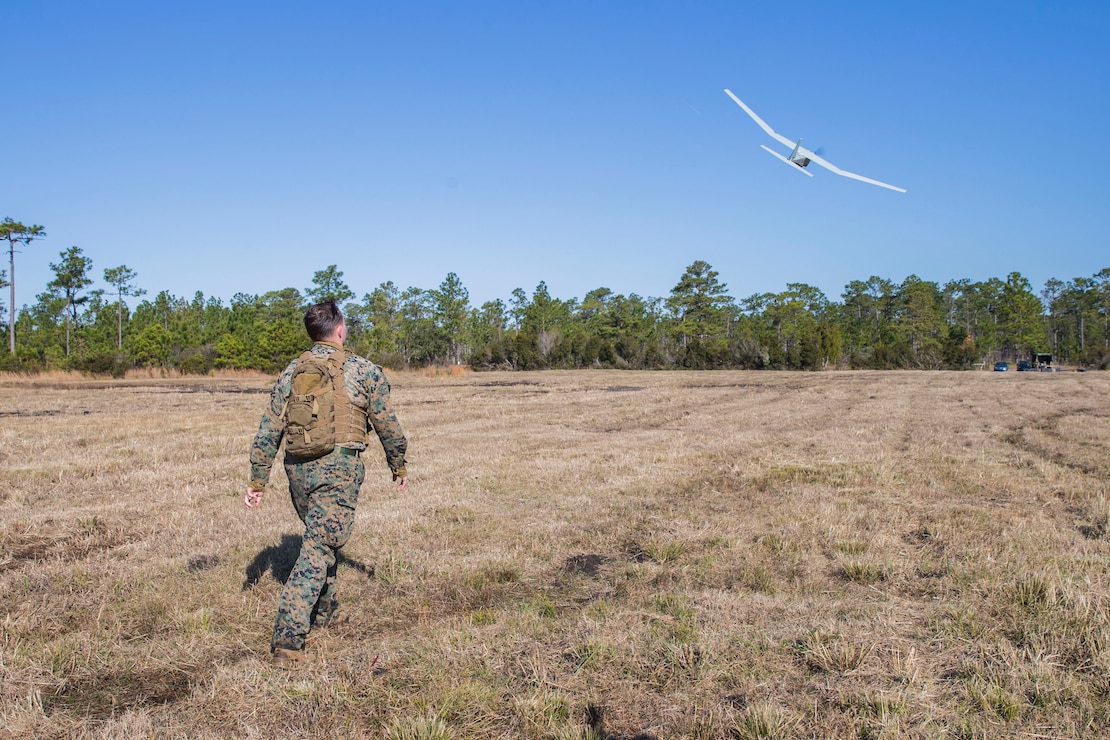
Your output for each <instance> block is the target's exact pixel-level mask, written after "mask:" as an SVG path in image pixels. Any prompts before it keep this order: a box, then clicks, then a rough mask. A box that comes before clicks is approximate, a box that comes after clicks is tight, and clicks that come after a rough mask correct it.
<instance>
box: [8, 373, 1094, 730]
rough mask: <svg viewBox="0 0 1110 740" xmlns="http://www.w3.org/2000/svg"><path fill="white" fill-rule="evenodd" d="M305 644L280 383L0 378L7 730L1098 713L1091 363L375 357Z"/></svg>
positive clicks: (705, 724) (892, 722)
mask: <svg viewBox="0 0 1110 740" xmlns="http://www.w3.org/2000/svg"><path fill="white" fill-rule="evenodd" d="M391 380H392V382H393V386H394V400H395V402H396V406H397V410H398V414H399V416H400V418H401V421H402V423H403V424H404V426H405V428H406V431H407V432H408V433H409V437H410V460H411V466H410V471H411V475H412V477H411V479H410V485H409V488H408V489H407V490H406V491H405V492H403V493H398V492H397V491H396V490H395V489H394V488H393V486H392V485H390V484H389V476H388V470H387V469H386V467H385V464H384V461H383V459H382V456H381V453H380V450H379V449H374V450H372V454H371V455H369V456H368V458H367V467H368V471H369V472H368V476H367V484H366V485H365V486H364V488H363V492H362V498H361V500H360V504H359V510H358V515H357V519H356V531H355V535H354V537H353V538H352V540H351V542H350V544H349V545H348V546H347V547H346V548H345V549H344V559H343V561H342V562H341V565H340V570H339V586H340V598H341V600H342V603H343V609H344V612H345V614H346V615H347V616H348V617H349V619H348V621H347V622H346V623H344V624H341V625H338V626H335V627H330V628H328V629H325V630H318V631H316V632H314V633H313V635H312V636H311V637H310V640H309V650H310V651H311V652H312V653H313V655H314V656H315V658H316V659H315V662H314V663H313V664H312V665H311V666H309V667H306V668H304V669H302V670H299V671H283V670H278V669H275V668H273V667H272V666H271V664H270V662H269V654H268V645H269V638H270V629H271V627H272V620H273V617H274V612H275V605H276V598H277V595H278V593H279V591H280V588H281V580H282V579H283V578H284V577H285V575H286V574H287V573H288V570H289V569H290V567H291V565H292V560H293V559H294V557H295V555H296V551H297V548H298V547H299V541H300V529H299V525H300V522H299V521H298V520H297V518H296V515H295V514H294V512H293V509H292V506H291V505H290V504H289V501H288V498H287V496H286V495H284V483H285V481H284V474H283V473H281V472H280V465H279V466H278V470H277V471H276V472H275V476H274V488H275V489H277V490H276V495H271V496H270V497H268V499H267V500H266V501H265V503H264V505H263V506H262V507H261V509H259V510H254V511H247V510H246V509H245V508H244V506H243V503H242V494H243V488H244V483H245V478H246V472H247V447H248V444H249V441H250V438H251V436H252V435H253V433H254V430H255V428H256V425H257V422H258V418H259V415H260V413H261V410H262V407H263V405H264V403H265V402H266V400H267V392H268V388H269V383H270V381H269V379H266V378H255V379H250V378H231V379H213V378H203V379H190V378H173V379H161V380H159V379H132V380H126V381H89V380H86V381H82V380H75V379H68V380H67V379H50V378H40V379H35V378H16V377H7V378H0V604H2V607H0V608H2V609H3V615H2V630H3V632H2V637H0V651H2V652H0V735H4V734H9V735H11V736H13V737H31V736H36V737H44V738H47V737H148V736H161V737H191V738H209V737H211V738H218V737H246V738H270V737H328V738H344V737H350V738H361V737H367V738H392V739H396V740H400V739H402V738H405V739H412V740H418V739H421V738H423V739H427V740H433V739H437V738H493V737H497V738H502V737H505V738H593V739H595V740H599V739H601V738H606V739H608V740H616V739H617V738H624V739H626V740H631V739H632V738H660V739H662V738H740V739H741V740H744V739H748V738H795V737H797V738H896V737H907V738H919V737H925V738H927V737H936V738H1065V737H1067V738H1073V737H1074V738H1078V737H1108V736H1110V490H1108V488H1110V374H1106V373H1085V374H1080V373H1057V374H1037V373H1021V374H1018V373H990V372H962V373H951V372H883V373H880V372H826V373H811V374H800V373H783V372H761V373H753V372H700V373H662V372H660V373H631V372H628V373H626V372H617V371H598V372H593V371H589V372H566V373H564V372H546V373H518V374H468V375H462V376H454V377H452V376H444V377H427V376H422V375H417V374H412V375H408V374H394V375H392V376H391Z"/></svg>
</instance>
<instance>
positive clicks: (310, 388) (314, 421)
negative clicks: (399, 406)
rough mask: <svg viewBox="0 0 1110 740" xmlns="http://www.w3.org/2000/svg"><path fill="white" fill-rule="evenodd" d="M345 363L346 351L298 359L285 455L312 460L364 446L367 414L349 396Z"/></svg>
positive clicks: (287, 408) (287, 407)
mask: <svg viewBox="0 0 1110 740" xmlns="http://www.w3.org/2000/svg"><path fill="white" fill-rule="evenodd" d="M346 360H347V353H346V352H344V351H343V350H337V351H335V352H332V353H331V354H329V355H326V356H324V357H318V356H316V355H314V354H312V353H311V352H305V353H304V354H302V355H301V356H300V357H299V358H297V366H296V367H295V368H294V369H293V383H292V385H293V387H292V390H291V392H290V394H289V400H288V402H286V404H285V413H284V420H285V452H286V454H288V455H290V456H292V457H295V458H298V459H301V460H312V459H315V458H317V457H322V456H324V455H326V454H328V453H329V452H331V451H332V450H334V449H335V446H336V444H339V443H345V442H355V441H359V442H365V439H366V412H365V411H363V410H362V409H360V408H358V407H357V406H355V405H354V404H353V403H351V399H350V397H348V395H347V386H346V380H345V379H344V377H343V363H344V362H346ZM359 420H361V424H359V423H358V422H359Z"/></svg>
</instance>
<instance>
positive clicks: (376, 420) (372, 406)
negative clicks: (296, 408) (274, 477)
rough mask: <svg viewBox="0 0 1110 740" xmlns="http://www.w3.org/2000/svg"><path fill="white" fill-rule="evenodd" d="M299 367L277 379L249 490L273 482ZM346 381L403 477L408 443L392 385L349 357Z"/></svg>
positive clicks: (320, 351) (254, 450)
mask: <svg viewBox="0 0 1110 740" xmlns="http://www.w3.org/2000/svg"><path fill="white" fill-rule="evenodd" d="M337 349H340V347H339V345H336V344H332V343H331V342H317V343H316V344H314V345H312V349H311V350H309V351H310V352H312V353H313V354H314V355H318V356H321V357H323V356H326V355H329V354H331V353H332V352H335V351H336V350H337ZM296 366H297V361H296V360H293V361H292V362H291V363H289V366H288V367H286V368H285V370H283V371H282V373H281V375H280V376H278V379H277V382H276V383H274V388H273V390H272V391H270V405H269V406H267V407H266V412H265V413H264V414H262V421H261V422H260V423H259V425H258V433H257V434H255V435H254V442H253V443H251V454H250V461H251V472H250V487H251V488H253V489H255V490H257V491H261V490H264V489H265V488H266V484H267V483H268V482H269V480H270V468H271V467H272V466H273V463H274V458H275V457H276V456H277V451H278V447H279V446H280V445H281V439H282V436H283V435H284V434H285V426H284V422H283V420H282V415H283V413H284V411H285V403H286V401H287V400H288V399H289V393H290V390H291V388H292V381H293V369H294V368H295V367H296ZM343 378H344V380H345V381H346V387H347V395H348V396H349V397H350V399H351V403H353V404H354V405H356V406H358V407H359V408H362V409H366V419H367V423H368V424H369V426H370V429H372V430H373V431H374V433H375V434H377V435H378V440H379V441H381V443H382V449H384V450H385V460H386V463H388V464H389V469H390V470H391V471H392V472H393V474H394V475H397V476H404V475H405V472H406V471H405V452H406V450H407V449H408V440H406V439H405V433H404V432H403V431H402V430H401V423H400V422H399V421H397V415H396V414H394V413H393V406H392V405H391V404H390V402H389V381H388V380H386V379H385V375H384V374H383V373H382V369H381V368H380V367H378V366H377V365H375V364H374V363H372V362H370V361H369V360H367V359H365V358H363V357H359V356H358V355H354V354H350V355H348V356H347V361H346V362H345V363H344V364H343ZM351 446H352V447H355V448H356V449H365V447H366V446H365V445H360V444H355V445H351Z"/></svg>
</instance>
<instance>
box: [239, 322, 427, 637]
mask: <svg viewBox="0 0 1110 740" xmlns="http://www.w3.org/2000/svg"><path fill="white" fill-rule="evenodd" d="M338 349H340V347H339V345H337V344H333V343H331V342H317V343H316V344H314V345H313V346H312V349H311V350H310V351H311V352H312V353H313V354H314V355H317V356H326V355H328V354H331V353H332V352H335V351H336V350H338ZM296 364H297V362H296V360H294V361H293V362H291V363H290V364H289V366H288V367H287V368H285V370H284V371H283V372H282V374H281V375H280V376H279V377H278V380H277V383H275V384H274V388H273V391H271V393H270V405H269V406H268V407H267V409H266V413H264V414H263V415H262V422H261V423H260V424H259V426H258V434H256V435H255V437H254V442H253V444H252V445H251V454H250V461H251V481H250V487H251V488H253V489H255V490H258V491H261V490H264V489H265V487H266V484H267V482H268V481H269V479H270V467H271V466H272V465H273V461H274V457H275V456H276V455H277V451H278V447H279V446H280V444H281V439H282V436H283V434H284V431H285V429H284V422H283V421H282V414H283V411H284V410H285V403H286V400H287V399H288V398H289V394H290V389H291V387H292V378H293V370H294V368H295V367H296ZM343 376H344V381H345V385H346V389H347V395H348V397H349V398H350V399H351V403H352V404H354V405H356V406H358V407H360V408H363V409H365V410H366V411H367V423H368V426H369V427H370V428H371V429H372V430H373V431H374V432H375V433H376V434H377V436H378V439H379V440H380V441H381V443H382V448H383V449H384V450H385V459H386V462H387V463H388V464H389V469H390V470H391V471H393V474H394V475H395V476H397V477H404V476H405V451H406V449H407V447H408V442H407V440H406V439H405V435H404V432H402V431H401V425H400V423H399V422H398V421H397V416H396V415H395V414H394V413H393V408H392V406H391V405H390V402H389V382H388V381H387V380H386V379H385V376H384V375H383V374H382V369H381V368H380V367H378V366H377V365H375V364H374V363H372V362H370V361H369V360H366V359H364V358H362V357H359V356H358V355H353V354H350V355H348V357H347V360H346V362H345V363H344V365H343ZM339 445H343V446H339ZM365 449H366V445H365V444H364V443H363V442H343V441H341V440H337V446H336V448H335V449H334V450H333V451H332V452H330V453H328V454H327V455H324V456H323V457H320V458H316V459H315V460H307V461H298V460H295V459H292V458H290V457H288V456H286V458H285V473H286V475H287V476H288V478H289V493H290V496H291V497H292V499H293V507H294V508H295V509H296V510H297V516H299V517H300V518H301V521H303V522H304V525H305V533H304V539H303V540H302V543H301V552H300V555H299V556H298V558H297V562H296V564H295V565H294V566H293V571H292V572H291V573H290V574H289V578H288V580H287V581H286V582H285V587H284V588H283V589H282V591H281V601H280V602H279V604H278V614H277V620H276V621H275V623H274V637H273V642H272V643H271V646H272V647H275V648H276V647H281V648H286V649H290V650H300V649H302V648H303V647H304V641H305V637H306V636H307V635H308V632H309V629H310V627H311V626H312V624H313V623H316V624H326V623H327V621H328V620H329V619H330V618H331V616H332V614H334V612H335V610H336V608H337V607H338V602H337V601H336V598H335V570H336V552H337V551H338V550H339V548H341V547H343V545H345V544H347V540H349V539H350V537H351V525H352V524H353V522H354V518H355V506H356V505H357V504H358V492H359V488H360V487H361V486H362V481H363V478H364V477H365V474H366V469H365V466H364V465H363V462H362V460H361V458H360V456H359V453H360V452H362V451H363V450H365Z"/></svg>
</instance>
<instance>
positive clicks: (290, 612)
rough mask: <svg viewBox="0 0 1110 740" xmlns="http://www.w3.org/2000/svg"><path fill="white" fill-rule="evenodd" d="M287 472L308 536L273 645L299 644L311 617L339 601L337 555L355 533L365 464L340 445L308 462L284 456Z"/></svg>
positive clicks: (326, 613)
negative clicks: (337, 594) (336, 576)
mask: <svg viewBox="0 0 1110 740" xmlns="http://www.w3.org/2000/svg"><path fill="white" fill-rule="evenodd" d="M285 473H286V475H287V476H288V477H289V495H290V497H291V498H292V499H293V507H294V508H295V509H296V510H297V516H299V517H300V518H301V521H303V522H304V538H303V539H302V540H301V552H300V555H298V556H297V562H296V564H295V565H294V566H293V570H292V572H291V573H290V574H289V578H288V580H286V581H285V586H284V587H283V588H282V590H281V599H280V600H279V601H278V612H277V619H276V620H275V622H274V637H273V641H272V642H271V646H272V647H281V648H286V649H290V650H300V649H301V648H303V647H304V641H305V638H306V637H307V636H308V633H309V630H310V629H311V628H312V624H313V622H314V621H317V620H320V621H324V622H326V621H327V619H328V618H329V617H330V616H331V614H332V613H333V612H334V611H335V609H336V608H338V606H339V602H338V601H337V599H336V596H335V574H336V563H337V560H336V558H337V553H338V551H339V548H341V547H343V545H345V544H347V540H349V539H350V538H351V526H352V525H353V524H354V519H355V506H356V505H357V504H358V491H359V488H361V487H362V481H363V478H364V477H365V476H366V468H365V466H364V465H363V463H362V460H361V459H359V457H358V456H356V455H345V454H342V453H340V451H339V450H338V449H336V450H335V451H333V452H331V453H329V454H327V455H324V456H323V457H320V458H317V459H315V460H309V461H306V462H296V461H293V460H290V459H289V458H286V460H285Z"/></svg>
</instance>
